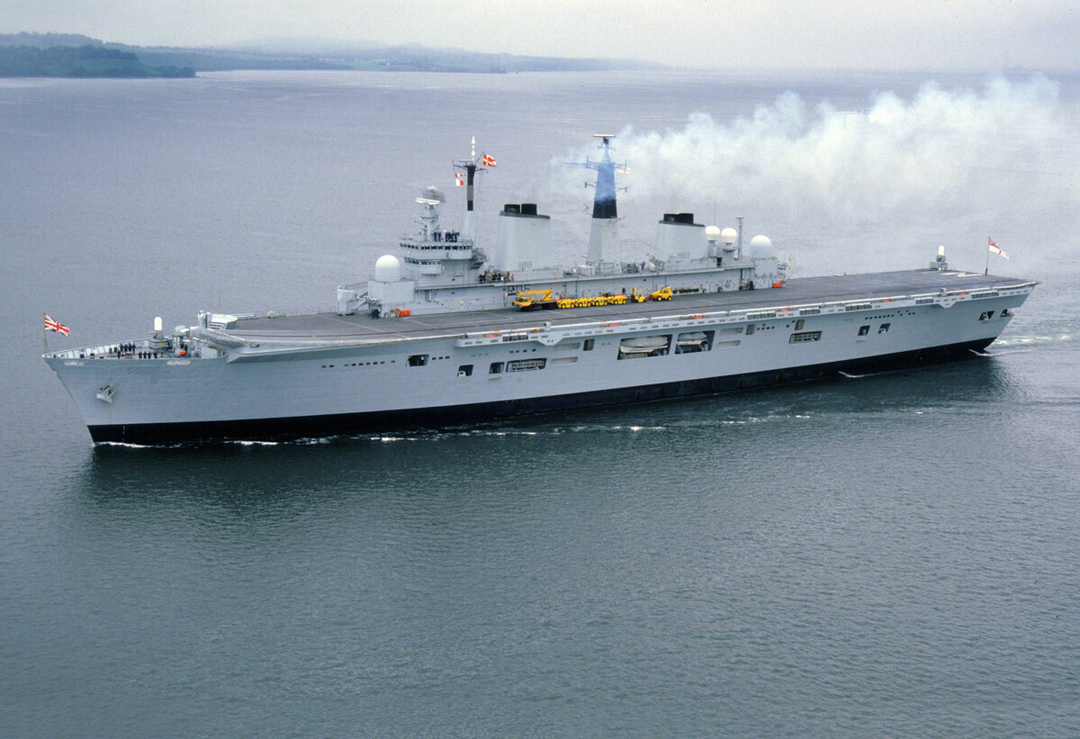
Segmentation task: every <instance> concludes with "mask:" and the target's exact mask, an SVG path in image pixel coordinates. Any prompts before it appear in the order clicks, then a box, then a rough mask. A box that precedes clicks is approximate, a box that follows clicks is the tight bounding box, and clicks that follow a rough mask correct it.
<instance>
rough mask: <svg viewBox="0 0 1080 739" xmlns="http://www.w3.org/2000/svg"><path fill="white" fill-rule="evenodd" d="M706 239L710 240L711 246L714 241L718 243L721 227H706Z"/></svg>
mask: <svg viewBox="0 0 1080 739" xmlns="http://www.w3.org/2000/svg"><path fill="white" fill-rule="evenodd" d="M705 238H706V239H708V241H709V243H710V244H711V243H713V242H714V241H716V240H717V239H719V238H720V227H719V226H706V227H705Z"/></svg>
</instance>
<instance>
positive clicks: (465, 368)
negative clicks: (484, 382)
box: [457, 364, 472, 377]
mask: <svg viewBox="0 0 1080 739" xmlns="http://www.w3.org/2000/svg"><path fill="white" fill-rule="evenodd" d="M457 376H458V377H472V365H471V364H463V365H461V366H460V367H458V368H457Z"/></svg>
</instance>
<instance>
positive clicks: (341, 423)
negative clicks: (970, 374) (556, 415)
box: [89, 339, 993, 444]
mask: <svg viewBox="0 0 1080 739" xmlns="http://www.w3.org/2000/svg"><path fill="white" fill-rule="evenodd" d="M992 341H993V339H984V340H979V341H972V342H966V343H963V344H951V345H948V346H942V347H934V348H931V349H920V350H916V351H910V352H902V353H899V354H888V355H883V356H879V357H867V358H863V359H856V360H846V361H842V362H828V363H824V364H815V365H808V366H805V367H790V368H785V369H779V370H768V371H764V372H753V373H748V374H742V375H728V376H723V377H709V378H704V379H700V380H687V381H681V382H668V383H660V384H656V385H643V386H638V387H627V388H612V389H610V390H600V391H595V392H588V393H570V394H567V395H558V396H549V397H543V398H522V399H518V400H510V401H498V402H492V403H475V404H470V405H459V406H452V407H443V408H410V409H407V410H398V411H376V412H371V413H345V414H336V415H328V416H301V417H290V418H260V419H246V420H239V421H208V422H187V423H146V424H137V425H111V426H90V427H89V430H90V436H91V438H93V440H94V441H95V442H124V443H129V444H160V443H168V442H176V441H188V440H196V439H230V438H231V439H282V438H300V437H310V436H331V435H335V434H357V433H371V432H376V431H385V430H389V429H394V428H424V427H440V426H448V425H455V424H461V423H468V422H473V421H479V420H486V419H492V418H506V417H512V416H520V415H527V414H536V413H552V412H558V411H566V410H578V409H581V408H590V407H598V406H607V405H625V404H630V403H644V402H649V401H655V400H664V399H668V398H685V397H688V396H692V395H707V394H714V393H724V392H732V391H736V390H748V389H752V388H760V387H765V386H768V385H776V384H779V383H785V382H796V381H803V380H819V379H830V378H835V377H836V376H837V374H838V373H839V372H841V371H843V372H876V371H882V370H892V369H902V368H905V367H911V366H918V365H923V364H931V363H936V362H942V361H949V360H953V359H958V358H963V357H971V356H973V355H972V352H980V351H982V350H983V349H985V348H986V347H987V346H989V345H990V344H991V342H992Z"/></svg>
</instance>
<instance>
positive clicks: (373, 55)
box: [0, 33, 665, 78]
mask: <svg viewBox="0 0 1080 739" xmlns="http://www.w3.org/2000/svg"><path fill="white" fill-rule="evenodd" d="M275 46H276V48H261V47H251V48H243V49H190V48H168V47H143V46H128V45H124V44H112V43H105V42H104V41H100V40H98V39H94V38H90V37H89V36H82V35H78V34H54V33H46V34H38V33H14V34H0V77H66V78H101V77H107V78H140V77H159V78H160V77H169V78H183V77H195V76H196V75H197V74H198V73H199V72H224V71H239V70H267V71H269V70H296V71H299V70H304V71H310V70H341V71H344V70H356V71H384V72H457V73H470V74H508V73H511V72H588V71H595V72H606V71H615V70H630V69H633V70H660V69H665V67H663V66H662V65H657V64H651V63H648V62H640V61H635V60H610V59H563V58H557V57H526V56H514V55H511V54H484V53H479V52H470V51H465V50H462V49H428V48H425V47H420V46H375V45H362V44H353V45H342V44H337V45H336V46H335V47H334V48H319V47H318V46H317V45H315V46H313V45H310V44H309V45H307V46H305V47H304V48H300V47H301V45H300V44H296V45H294V46H293V47H290V46H289V45H288V44H286V43H281V42H278V44H275Z"/></svg>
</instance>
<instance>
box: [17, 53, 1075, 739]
mask: <svg viewBox="0 0 1080 739" xmlns="http://www.w3.org/2000/svg"><path fill="white" fill-rule="evenodd" d="M1076 89H1077V88H1076V85H1075V81H1074V80H1070V79H1062V78H1058V79H1053V78H1014V79H1011V80H1003V79H997V80H994V79H989V78H987V79H982V78H937V79H936V80H932V79H931V78H930V77H927V76H918V75H905V76H896V77H887V76H880V75H878V76H874V75H850V74H849V75H832V76H817V77H815V76H809V75H803V76H794V77H793V76H788V77H784V76H779V75H778V76H773V77H764V76H752V75H721V74H705V73H676V72H670V73H653V74H648V75H644V76H636V77H633V78H626V77H624V76H621V75H614V74H592V73H590V74H551V75H542V74H540V75H428V74H390V73H387V74H372V73H219V74H207V75H202V76H200V77H199V78H197V79H194V80H152V81H151V80H138V81H126V80H108V81H105V80H81V81H69V80H18V81H12V80H5V81H0V193H2V195H0V256H2V259H3V263H2V265H0V274H2V275H3V281H2V290H0V305H2V306H3V311H2V316H3V320H2V322H0V377H2V378H3V383H4V391H3V393H0V411H2V418H0V420H2V424H0V466H2V475H0V480H2V482H0V491H2V494H0V633H2V634H3V639H2V640H0V726H2V727H3V728H2V730H0V733H2V734H3V735H4V736H11V737H69V736H70V737H121V736H131V737H176V736H184V737H195V736H207V737H218V736H253V737H254V736H260V737H263V736H276V737H314V736H319V737H324V736H325V737H356V736H373V737H398V736H409V737H416V736H431V737H444V736H476V737H486V736H499V737H502V736H520V737H526V736H537V737H541V736H542V737H548V736H635V737H651V736H733V737H735V736H737V737H749V736H754V737H785V736H786V737H808V736H829V737H866V736H893V737H909V736H928V737H968V736H985V737H991V736H992V737H1012V736H1039V737H1072V736H1076V735H1077V734H1078V733H1080V710H1078V707H1080V684H1078V682H1080V677H1078V675H1080V587H1078V585H1080V567H1078V564H1077V554H1078V552H1080V526H1078V524H1080V494H1078V490H1080V485H1078V484H1077V479H1078V478H1080V461H1078V452H1080V442H1078V435H1080V413H1078V411H1080V401H1078V397H1080V340H1078V337H1077V332H1078V328H1080V327H1078V322H1077V320H1076V318H1075V306H1076V296H1077V294H1078V288H1080V267H1078V262H1077V253H1078V250H1077V237H1076V234H1077V233H1078V232H1080V229H1078V228H1077V226H1078V225H1080V224H1078V223H1077V220H1078V219H1077V214H1076V211H1075V208H1070V207H1069V203H1074V202H1075V195H1076V193H1077V190H1078V189H1080V181H1078V180H1080V157H1078V152H1077V145H1076V143H1075V142H1076V141H1077V140H1080V139H1078V138H1077V137H1076V133H1077V131H1076V129H1077V128H1078V127H1080V124H1077V121H1078V120H1080V116H1078V115H1077V111H1078V96H1077V94H1076ZM1018 106H1026V109H1025V111H1026V112H1025V113H1024V115H1022V116H1017V117H1015V118H1013V117H1010V116H1011V115H1013V114H1010V113H1009V111H1014V110H1015V109H1016V108H1017V107H1018ZM958 121H959V122H958ZM595 133H606V134H611V133H614V134H618V136H617V138H616V139H615V145H616V147H617V149H616V154H617V156H622V157H625V159H626V163H627V169H628V170H629V171H628V172H625V173H624V174H622V175H621V176H620V182H619V184H620V186H623V187H626V188H627V189H626V191H624V192H620V215H621V216H622V217H623V219H624V220H623V223H622V233H623V244H622V247H621V248H623V249H625V253H626V255H631V254H636V253H638V252H639V251H640V252H642V253H643V252H644V251H645V250H647V249H648V245H649V243H650V241H651V239H652V238H653V234H654V233H655V225H654V224H655V222H656V221H657V220H659V217H660V216H661V215H662V213H663V212H664V211H665V210H670V211H675V212H685V211H690V210H692V211H694V212H695V213H696V214H697V216H698V218H697V220H698V221H699V222H705V223H716V224H717V225H720V226H726V225H733V224H734V223H735V222H736V219H737V218H738V217H740V216H745V217H746V221H745V223H746V228H747V229H752V231H751V232H750V233H759V232H762V233H766V234H769V235H770V236H771V237H772V238H773V241H774V243H775V244H776V245H777V248H778V251H779V252H780V253H781V254H783V255H785V258H786V255H787V254H789V253H791V254H792V255H793V257H794V259H793V266H794V269H795V270H796V273H797V274H800V273H801V274H827V273H833V272H844V271H862V270H864V269H867V268H869V269H875V268H877V269H893V268H910V267H920V266H923V265H924V264H926V263H928V262H929V261H930V260H931V259H932V258H933V256H934V254H935V253H936V247H937V245H938V244H939V243H944V244H946V245H947V249H948V254H949V258H950V261H951V262H952V263H953V266H955V267H960V268H963V269H968V270H972V271H981V270H982V269H984V268H986V267H987V266H989V268H990V269H991V271H993V272H995V273H998V274H1007V275H1015V276H1017V277H1026V278H1031V279H1037V280H1040V281H1041V282H1042V284H1041V285H1040V286H1039V287H1038V289H1037V290H1036V292H1035V293H1034V294H1033V296H1032V297H1031V298H1030V299H1029V300H1028V302H1027V303H1026V304H1025V305H1024V306H1023V308H1022V309H1021V310H1020V311H1018V315H1017V317H1016V318H1015V319H1014V320H1013V322H1012V323H1011V324H1010V326H1009V328H1008V329H1007V330H1006V332H1005V334H1004V335H1003V337H1002V339H1001V340H1000V341H998V342H996V343H995V344H994V345H992V346H991V347H990V349H989V351H988V354H989V356H986V357H974V356H973V357H972V358H971V359H970V360H969V361H963V362H957V363H953V364H948V365H942V366H937V367H932V368H928V369H923V370H919V371H910V372H909V371H905V372H896V373H885V374H880V375H872V376H863V377H850V378H845V379H843V380H841V381H838V382H830V383H823V384H800V385H792V386H787V387H782V388H776V389H769V390H765V391H761V392H753V393H746V394H734V395H723V396H715V397H706V398H697V399H691V400H683V401H676V402H670V403H661V404H650V405H642V406H634V407H620V408H611V409H606V410H601V411H590V412H587V413H585V412H581V413H565V414H558V415H552V416H543V417H538V418H532V419H520V420H514V421H507V422H499V423H490V424H479V425H478V424H470V423H469V422H468V420H467V419H463V421H462V423H461V424H460V425H459V426H456V427H452V428H441V429H410V430H405V431H402V432H400V433H395V434H387V435H378V436H370V435H360V436H353V437H330V438H313V439H305V440H301V441H295V442H289V443H279V444H275V443H253V442H242V441H240V442H230V443H210V444H187V445H177V446H173V447H166V448H138V447H128V446H99V447H93V446H92V445H91V443H90V440H89V435H88V434H87V432H86V430H85V428H83V427H82V426H81V425H80V423H79V419H78V417H77V415H76V413H75V410H74V407H73V406H72V404H71V403H70V401H69V399H68V398H67V397H66V393H65V391H64V390H63V388H62V387H61V385H60V383H59V382H58V381H57V380H56V378H55V377H54V376H53V375H52V374H51V373H50V372H49V370H48V368H47V367H46V366H45V364H44V363H43V362H42V361H41V359H40V354H41V353H42V352H43V351H44V342H45V337H44V336H43V335H42V330H41V327H42V323H41V315H42V313H49V314H50V315H51V316H52V317H53V318H55V319H57V320H60V321H62V322H64V323H65V324H67V325H68V326H69V327H70V328H71V330H72V337H71V338H70V339H67V338H64V337H59V336H57V335H55V334H50V335H49V336H48V339H47V340H48V346H49V348H50V349H54V348H63V347H68V346H79V345H85V344H93V343H100V342H106V341H110V340H121V339H130V338H137V337H139V336H143V335H145V334H146V332H147V331H148V330H149V329H150V328H151V327H152V321H153V317H154V316H163V317H164V318H165V325H166V327H171V326H173V325H177V324H190V323H192V322H193V320H194V316H195V313H196V312H197V311H198V310H200V309H202V310H229V311H246V310H258V311H266V310H279V311H280V310H317V309H326V308H329V307H330V306H331V305H332V302H333V289H334V287H335V286H336V285H337V284H341V283H343V282H352V281H357V280H360V279H363V278H364V277H365V276H367V275H369V274H370V270H371V268H372V265H373V263H374V260H375V259H376V258H377V257H378V256H379V255H380V254H383V253H387V252H389V251H392V250H393V245H394V243H395V241H396V239H397V237H398V236H399V235H400V234H401V233H404V232H407V231H412V230H413V229H414V228H415V219H416V216H417V212H416V210H415V206H414V202H413V200H414V198H415V197H416V196H417V195H419V194H420V191H421V189H422V188H424V187H426V186H428V185H436V186H439V187H441V188H443V189H445V190H446V195H447V200H448V202H447V204H446V205H445V206H444V219H445V220H446V222H447V225H453V224H455V223H458V221H457V220H456V219H457V218H458V215H459V211H460V210H461V197H462V196H461V192H460V190H455V188H454V187H453V172H452V169H451V160H453V159H455V158H457V159H460V158H464V157H468V156H470V155H471V146H472V145H471V140H472V137H473V136H475V137H476V147H477V152H478V153H480V152H487V153H490V154H492V155H493V156H495V158H496V159H497V162H498V164H497V167H495V168H494V169H491V170H489V171H488V172H487V173H485V174H484V175H483V176H482V177H481V183H480V187H479V195H478V231H479V238H480V239H481V240H483V239H485V238H488V239H490V237H491V235H492V234H493V232H494V214H495V213H496V212H497V211H498V210H499V208H500V207H501V204H502V203H503V202H521V201H526V202H534V201H535V202H537V203H538V204H539V206H540V212H546V213H550V214H552V216H553V218H555V219H557V224H556V226H555V232H556V236H557V238H556V249H558V250H559V252H560V258H561V259H562V261H564V263H568V264H572V263H574V260H576V259H580V258H581V256H582V255H583V253H584V250H585V245H584V244H585V241H586V240H587V229H588V210H589V202H590V195H591V191H590V190H588V189H586V188H584V187H583V185H584V184H585V183H586V182H587V180H588V179H589V178H588V174H589V172H588V170H586V169H583V168H580V167H575V166H573V165H574V163H575V162H576V163H580V162H583V161H585V157H588V156H593V157H595V156H596V155H597V152H596V151H595V150H594V149H593V148H591V147H592V143H591V138H592V134H595ZM971 142H975V143H976V144H977V145H976V146H972V144H971ZM969 149H970V150H969ZM879 165H880V166H881V167H882V170H883V171H878V169H877V168H878V167H879ZM889 171H891V172H892V173H893V174H892V176H888V175H887V174H886V173H887V172H889ZM659 185H663V187H660V186H659ZM750 233H748V234H747V235H748V236H749V235H750ZM988 236H990V237H993V238H994V239H995V240H996V242H997V243H998V244H999V245H1000V246H1002V247H1003V248H1004V249H1005V250H1006V251H1007V252H1009V253H1010V256H1011V259H1009V260H1008V261H1005V260H1004V259H1001V258H1000V257H997V256H996V255H990V259H992V260H994V261H989V262H988V261H987V260H986V254H985V252H984V250H985V247H986V243H987V238H988ZM620 256H621V255H620ZM630 258H632V257H630ZM193 402H197V401H195V400H194V399H193Z"/></svg>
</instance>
